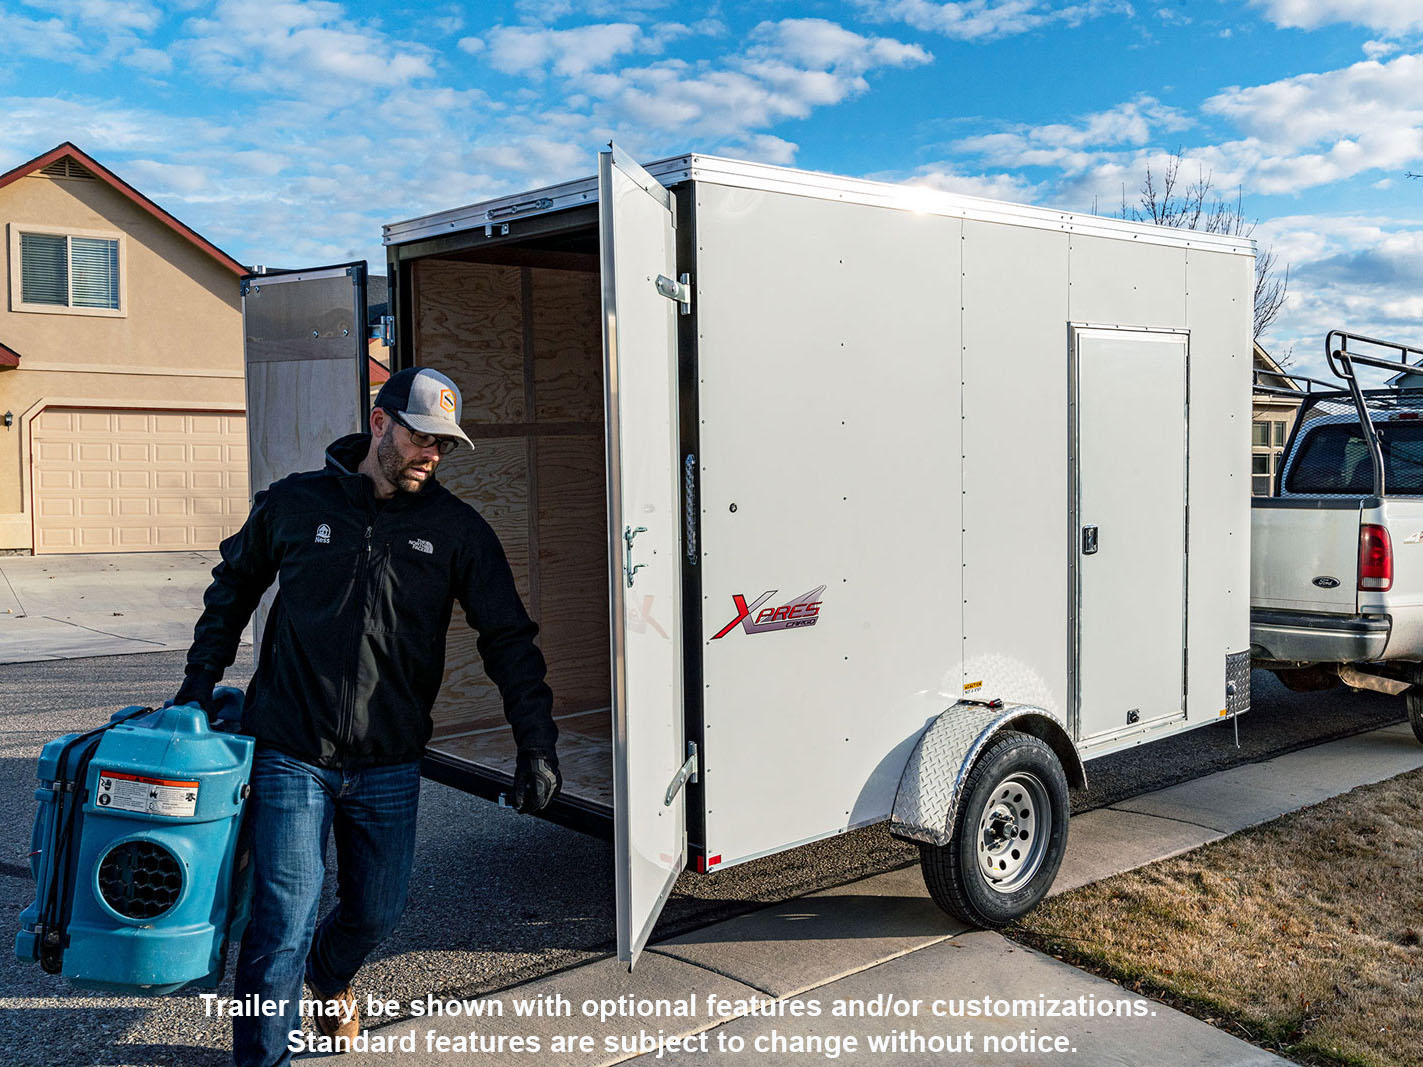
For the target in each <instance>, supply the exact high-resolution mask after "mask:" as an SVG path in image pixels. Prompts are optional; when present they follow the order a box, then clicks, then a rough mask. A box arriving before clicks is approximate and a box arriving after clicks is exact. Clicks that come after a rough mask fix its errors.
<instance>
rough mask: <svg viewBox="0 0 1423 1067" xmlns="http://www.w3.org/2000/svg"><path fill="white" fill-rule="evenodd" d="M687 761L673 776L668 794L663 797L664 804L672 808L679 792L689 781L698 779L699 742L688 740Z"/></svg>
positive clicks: (665, 806)
mask: <svg viewBox="0 0 1423 1067" xmlns="http://www.w3.org/2000/svg"><path fill="white" fill-rule="evenodd" d="M687 753H688V755H687V762H686V763H684V764H682V769H681V770H679V771H678V772H677V773H676V774H675V775H674V776H673V777H672V784H671V785H669V786H668V787H667V795H666V796H665V797H663V798H662V806H663V807H664V808H670V807H671V806H672V801H673V800H674V799H675V798H676V796H677V793H678V792H679V791H680V790H681V788H682V787H683V786H684V785H686V784H687V783H688V782H695V781H696V780H697V743H696V742H695V741H688V742H687Z"/></svg>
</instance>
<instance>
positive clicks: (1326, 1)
mask: <svg viewBox="0 0 1423 1067" xmlns="http://www.w3.org/2000/svg"><path fill="white" fill-rule="evenodd" d="M1250 2H1251V6H1253V7H1257V8H1260V9H1261V10H1262V11H1264V13H1265V17H1266V18H1268V19H1269V20H1270V21H1271V22H1273V23H1274V24H1275V25H1276V26H1287V27H1292V28H1296V29H1303V30H1312V29H1315V28H1317V27H1319V26H1323V25H1326V24H1328V23H1332V22H1349V23H1353V24H1354V25H1356V26H1367V27H1368V28H1369V29H1372V30H1378V31H1380V32H1382V33H1392V34H1401V33H1408V32H1410V31H1414V30H1420V29H1423V5H1420V4H1419V3H1418V0H1250Z"/></svg>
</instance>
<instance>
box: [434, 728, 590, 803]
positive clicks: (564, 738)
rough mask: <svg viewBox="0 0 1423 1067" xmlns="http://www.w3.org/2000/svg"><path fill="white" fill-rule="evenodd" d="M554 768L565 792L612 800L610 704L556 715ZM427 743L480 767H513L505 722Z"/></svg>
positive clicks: (510, 770)
mask: <svg viewBox="0 0 1423 1067" xmlns="http://www.w3.org/2000/svg"><path fill="white" fill-rule="evenodd" d="M554 721H555V722H556V723H558V768H559V770H560V771H561V772H562V774H563V792H564V793H565V794H566V795H567V796H569V797H576V798H578V799H579V800H584V801H588V802H589V803H593V804H604V805H606V806H608V807H610V808H611V807H612V806H613V741H612V731H613V725H612V714H611V710H610V709H608V708H597V709H595V710H593V711H583V712H574V713H570V714H565V715H555V716H554ZM429 747H430V748H431V749H433V750H435V751H437V752H443V753H447V754H448V755H451V756H454V757H456V758H458V759H463V760H468V761H470V762H471V763H477V764H479V765H480V766H482V767H488V768H492V769H493V770H496V771H502V772H503V773H505V774H508V775H511V776H512V775H513V773H514V740H513V737H512V735H511V734H510V732H509V727H508V725H507V724H505V723H501V724H500V725H498V726H492V727H488V728H485V729H481V730H474V731H471V732H469V733H466V734H461V735H458V736H454V737H436V738H435V739H433V740H432V741H431V742H430V746H429Z"/></svg>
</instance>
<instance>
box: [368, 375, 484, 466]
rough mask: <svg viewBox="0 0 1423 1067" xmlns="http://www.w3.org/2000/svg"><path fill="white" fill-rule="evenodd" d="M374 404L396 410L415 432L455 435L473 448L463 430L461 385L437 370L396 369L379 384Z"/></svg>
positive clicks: (438, 435)
mask: <svg viewBox="0 0 1423 1067" xmlns="http://www.w3.org/2000/svg"><path fill="white" fill-rule="evenodd" d="M375 406H376V407H378V408H385V409H386V410H387V411H393V412H395V413H396V414H397V415H399V416H400V417H401V419H403V420H404V421H405V424H406V425H407V426H408V427H409V428H410V429H412V430H414V431H415V432H416V433H428V434H433V435H435V436H436V437H454V438H457V439H458V440H460V441H463V442H464V443H465V444H467V445H469V446H470V447H471V448H473V447H474V442H473V441H471V440H470V439H469V438H468V437H467V436H466V435H465V432H464V431H463V430H461V429H460V413H461V412H462V411H463V408H464V405H463V402H462V401H461V400H460V391H459V386H457V385H455V383H454V382H452V381H450V380H449V379H448V378H446V377H445V376H444V375H443V374H441V373H440V372H439V371H437V370H431V369H430V368H429V367H406V368H405V369H404V370H402V371H397V372H396V373H394V374H392V375H391V376H390V379H389V380H388V381H387V382H386V383H385V384H384V385H382V386H381V387H380V392H379V393H377V394H376V403H375Z"/></svg>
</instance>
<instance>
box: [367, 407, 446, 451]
mask: <svg viewBox="0 0 1423 1067" xmlns="http://www.w3.org/2000/svg"><path fill="white" fill-rule="evenodd" d="M384 410H385V412H386V414H388V415H389V416H390V417H391V418H392V419H394V420H395V421H396V422H398V423H399V424H400V425H401V426H404V427H405V432H406V433H408V434H409V435H410V441H411V443H412V444H414V446H415V447H416V448H429V447H430V446H431V445H434V446H435V447H436V448H438V449H439V450H440V455H442V456H448V455H449V454H450V453H451V452H453V451H454V450H455V448H456V447H457V446H458V445H459V442H458V441H456V440H455V439H454V438H453V437H436V436H435V435H434V434H432V433H421V432H420V431H419V430H417V429H415V427H413V426H411V425H410V423H408V422H406V421H405V420H404V419H403V418H401V417H400V412H398V411H391V410H390V408H385V409H384Z"/></svg>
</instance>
